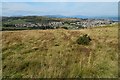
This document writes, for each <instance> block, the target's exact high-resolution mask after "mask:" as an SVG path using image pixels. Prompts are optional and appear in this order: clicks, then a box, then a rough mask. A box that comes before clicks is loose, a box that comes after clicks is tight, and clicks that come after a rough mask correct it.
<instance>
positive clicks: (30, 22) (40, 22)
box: [2, 16, 117, 30]
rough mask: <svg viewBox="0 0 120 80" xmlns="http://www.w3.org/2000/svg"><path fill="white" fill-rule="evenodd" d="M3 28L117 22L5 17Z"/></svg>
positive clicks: (115, 22)
mask: <svg viewBox="0 0 120 80" xmlns="http://www.w3.org/2000/svg"><path fill="white" fill-rule="evenodd" d="M2 22H3V30H9V29H58V28H64V29H81V28H90V27H97V26H99V27H100V26H106V25H113V24H117V21H113V20H110V19H89V18H87V19H82V18H55V17H46V16H24V17H3V19H2Z"/></svg>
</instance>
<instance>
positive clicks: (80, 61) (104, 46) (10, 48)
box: [2, 26, 118, 78]
mask: <svg viewBox="0 0 120 80" xmlns="http://www.w3.org/2000/svg"><path fill="white" fill-rule="evenodd" d="M117 30H118V29H117V26H114V27H106V28H92V29H83V30H64V29H57V30H26V31H4V32H3V37H2V41H3V47H2V51H3V53H2V61H3V66H2V67H3V77H11V78H13V77H22V78H80V77H82V78H114V77H117V71H118V67H117V62H118V60H117V57H118V54H117V46H118V39H117V38H118V35H117V33H118V31H117ZM82 34H88V35H89V36H90V37H91V39H92V41H91V43H90V45H88V46H83V45H78V44H77V43H76V39H77V38H78V37H79V36H80V35H82Z"/></svg>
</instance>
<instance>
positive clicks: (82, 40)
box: [76, 34, 91, 45]
mask: <svg viewBox="0 0 120 80" xmlns="http://www.w3.org/2000/svg"><path fill="white" fill-rule="evenodd" d="M90 41H91V38H90V37H89V36H88V35H87V34H85V35H83V36H80V37H79V38H78V39H77V40H76V42H77V43H78V44H82V45H88V44H89V43H90Z"/></svg>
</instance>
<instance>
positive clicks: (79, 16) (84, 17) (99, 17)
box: [45, 15, 118, 21]
mask: <svg viewBox="0 0 120 80" xmlns="http://www.w3.org/2000/svg"><path fill="white" fill-rule="evenodd" d="M45 16H47V17H54V18H83V19H86V18H93V19H94V18H95V19H110V20H114V21H118V17H114V16H104V17H103V16H97V17H96V16H83V15H72V16H64V15H45Z"/></svg>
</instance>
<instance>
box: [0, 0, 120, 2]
mask: <svg viewBox="0 0 120 80" xmlns="http://www.w3.org/2000/svg"><path fill="white" fill-rule="evenodd" d="M1 1H2V2H119V0H1Z"/></svg>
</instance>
